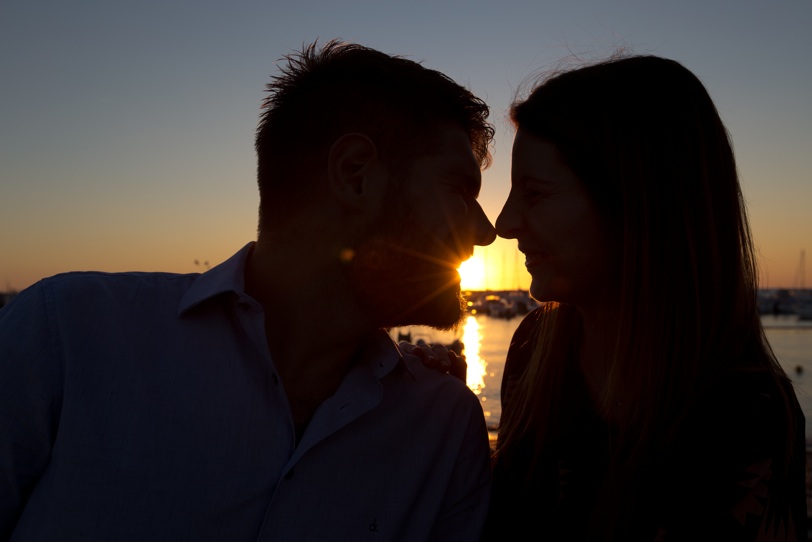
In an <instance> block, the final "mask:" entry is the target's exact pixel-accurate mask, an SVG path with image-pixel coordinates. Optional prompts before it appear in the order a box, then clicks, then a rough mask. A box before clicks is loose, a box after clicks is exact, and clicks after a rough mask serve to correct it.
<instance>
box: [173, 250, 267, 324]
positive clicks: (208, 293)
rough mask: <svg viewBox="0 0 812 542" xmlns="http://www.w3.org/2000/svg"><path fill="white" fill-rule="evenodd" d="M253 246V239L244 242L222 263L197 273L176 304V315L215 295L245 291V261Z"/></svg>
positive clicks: (239, 293) (242, 292)
mask: <svg viewBox="0 0 812 542" xmlns="http://www.w3.org/2000/svg"><path fill="white" fill-rule="evenodd" d="M253 248H254V241H251V242H250V243H248V244H246V245H245V246H244V247H242V248H241V249H240V250H239V251H238V252H237V253H236V254H234V255H233V256H232V257H230V258H229V259H228V260H226V261H224V262H223V263H221V264H219V265H217V266H215V267H213V268H211V269H209V270H208V271H206V272H205V273H202V274H201V275H199V276H198V277H197V278H196V279H195V280H194V282H192V285H191V287H189V289H188V290H186V293H185V294H184V295H183V297H182V298H181V300H180V303H179V304H178V316H181V315H182V314H183V313H185V312H186V311H188V310H189V309H191V308H192V307H196V306H197V305H199V304H201V303H203V302H204V301H206V300H208V299H211V298H212V297H215V296H217V295H220V294H223V293H226V292H234V293H236V294H237V295H241V294H244V292H245V263H246V261H247V260H248V254H250V252H251V250H253Z"/></svg>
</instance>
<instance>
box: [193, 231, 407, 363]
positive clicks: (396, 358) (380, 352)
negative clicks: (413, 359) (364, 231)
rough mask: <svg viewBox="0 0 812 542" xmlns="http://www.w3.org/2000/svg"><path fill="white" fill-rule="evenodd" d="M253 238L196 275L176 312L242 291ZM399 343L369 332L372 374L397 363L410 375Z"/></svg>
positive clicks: (366, 357) (384, 334)
mask: <svg viewBox="0 0 812 542" xmlns="http://www.w3.org/2000/svg"><path fill="white" fill-rule="evenodd" d="M254 244H255V242H254V241H251V242H250V243H248V244H246V245H245V246H244V247H242V248H241V249H240V250H239V251H238V252H237V253H236V254H234V255H233V256H232V257H230V258H229V259H228V260H226V261H224V262H223V263H221V264H219V265H217V266H215V267H213V268H211V269H209V270H208V271H206V272H205V273H202V274H200V275H198V277H197V278H196V279H195V280H194V281H193V282H192V285H191V287H189V289H188V290H187V291H186V293H185V294H184V295H183V297H182V298H181V300H180V303H179V304H178V316H181V315H182V314H184V313H185V312H186V311H188V310H189V309H191V308H193V307H196V306H198V305H200V304H201V303H203V302H204V301H207V300H209V299H211V298H213V297H215V296H218V295H220V294H224V293H228V292H231V293H235V294H237V295H238V296H244V295H245V264H246V262H247V261H248V255H249V254H250V253H251V251H252V250H253V248H254ZM403 355H404V354H403V352H402V351H401V349H400V346H398V344H397V343H396V342H395V341H394V339H392V337H390V336H389V334H388V333H387V332H386V331H384V330H382V329H379V330H376V331H374V332H373V333H371V334H370V336H369V337H368V339H367V342H366V345H365V352H364V355H363V358H362V359H364V360H376V361H375V362H374V365H373V366H372V368H373V371H374V373H375V376H376V377H377V378H378V379H380V378H382V377H383V376H385V375H387V374H389V373H390V372H392V370H393V369H394V368H395V367H396V366H397V365H401V366H402V367H404V368H405V369H406V372H407V373H409V375H411V376H412V378H414V373H412V370H411V369H410V368H409V366H408V364H406V363H404V359H403Z"/></svg>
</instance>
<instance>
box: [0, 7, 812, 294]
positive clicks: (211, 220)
mask: <svg viewBox="0 0 812 542" xmlns="http://www.w3.org/2000/svg"><path fill="white" fill-rule="evenodd" d="M279 4H282V2H270V1H264V2H260V1H253V2H243V1H239V0H232V1H228V2H226V1H221V2H212V1H195V2H191V1H189V2H181V1H171V0H161V1H157V0H139V1H137V2H132V1H130V2H123V1H112V0H99V1H85V0H78V1H75V2H65V1H62V0H59V1H57V0H48V1H40V0H2V3H0V291H2V290H7V289H16V290H20V289H22V288H25V287H27V286H29V285H30V284H32V283H34V282H35V281H37V280H39V279H40V278H43V277H46V276H50V275H53V274H55V273H59V272H63V271H71V270H89V269H95V270H104V271H125V270H144V271H152V270H165V271H176V272H191V271H197V270H200V269H201V268H203V267H205V266H204V265H203V263H202V262H209V263H210V264H211V265H214V264H216V263H219V262H220V261H222V260H224V259H226V258H227V257H229V256H230V255H231V254H232V253H234V252H236V250H238V249H239V248H240V247H241V246H242V245H243V244H245V243H246V242H248V241H251V240H253V239H255V230H256V208H257V204H258V194H257V189H256V183H255V156H254V152H253V135H254V130H255V128H256V123H257V117H258V113H259V105H260V102H261V100H262V97H263V88H264V85H265V83H266V82H267V81H268V80H269V77H270V76H271V75H272V74H274V73H275V72H276V64H277V62H278V61H279V59H280V58H281V57H282V56H283V55H285V54H287V53H289V52H291V51H293V50H295V49H298V48H300V47H301V45H302V44H303V43H306V42H311V41H313V40H315V39H316V38H320V39H321V40H328V39H331V38H336V37H340V38H343V39H344V40H346V41H353V42H358V43H361V44H363V45H367V46H370V47H374V48H376V49H379V50H382V51H384V52H386V53H390V54H398V55H403V56H406V57H408V58H411V59H413V60H417V61H421V62H422V63H423V64H424V65H426V66H428V67H431V68H435V69H438V70H440V71H443V72H445V73H447V74H448V75H449V76H451V77H452V78H453V79H455V80H456V81H458V82H460V83H461V84H463V85H465V86H467V87H469V88H470V89H471V90H472V91H473V92H474V93H475V94H477V95H479V96H480V97H482V98H483V99H485V100H486V101H487V102H488V103H489V104H490V106H491V108H492V115H491V119H492V120H493V121H494V123H495V125H496V127H497V139H496V144H495V147H494V163H493V165H492V166H491V168H490V169H488V170H486V172H485V173H484V175H483V182H484V187H483V191H482V196H481V201H482V202H483V207H484V209H485V211H486V213H487V214H488V216H490V217H491V219H495V218H496V216H497V215H498V213H499V210H500V209H501V205H502V203H503V202H504V199H505V197H506V196H507V192H508V189H509V185H510V176H509V171H510V147H511V144H512V140H513V131H512V129H511V128H510V127H509V125H508V123H507V122H506V121H505V114H506V110H507V107H508V105H509V104H510V102H511V100H512V99H513V97H514V93H515V91H516V90H517V89H519V88H521V87H522V85H523V83H525V82H526V81H528V78H530V77H532V76H533V74H536V73H539V72H541V71H543V70H546V69H551V68H554V67H555V66H556V64H557V61H558V60H559V59H560V58H563V57H567V56H571V57H572V56H574V57H579V58H583V59H587V60H589V59H598V58H603V57H605V56H608V55H609V54H610V53H612V52H613V51H615V50H616V49H618V48H626V49H628V50H631V51H633V52H637V53H651V54H657V55H661V56H666V57H669V58H673V59H675V60H677V61H679V62H681V63H683V64H684V65H685V66H686V67H688V68H689V69H690V70H692V71H693V72H694V73H696V74H697V75H698V76H699V77H700V79H702V81H703V82H704V83H705V85H706V86H707V88H708V89H709V91H710V93H711V95H712V96H713V98H714V100H715V101H716V104H717V107H718V109H719V111H720V113H721V115H722V117H723V119H724V121H725V122H726V124H727V127H728V129H729V131H730V133H731V136H732V139H733V143H734V147H735V151H736V154H737V159H738V164H739V169H740V173H741V179H742V183H743V187H744V191H745V197H746V199H747V201H748V205H749V210H750V217H751V222H752V227H753V231H754V234H755V239H756V243H757V245H758V248H759V251H760V257H761V260H760V264H761V267H762V281H763V282H762V286H769V287H799V286H806V287H807V288H808V287H812V182H810V181H812V62H810V60H809V57H810V54H812V31H810V28H812V1H810V0H796V1H777V2H766V1H763V2H754V1H745V0H736V1H717V2H714V1H705V0H702V1H699V0H691V1H680V2H670V3H665V2H659V1H649V2H642V1H639V2H632V1H628V2H620V1H615V2H608V1H600V0H593V1H588V2H576V1H572V0H570V1H561V2H553V1H548V2H544V1H536V2H529V1H525V2H510V1H501V2H487V3H486V2H462V1H459V2H442V1H434V2H425V1H412V2H409V3H408V5H407V4H406V3H396V2H387V1H374V2H373V1H368V2H347V1H345V2H337V1H328V0H316V1H301V2H293V1H289V2H284V4H286V5H285V6H280V5H279ZM802 251H805V252H806V254H807V257H806V259H807V260H808V261H809V265H808V267H809V268H810V272H809V273H806V275H807V276H806V277H804V276H803V275H802V274H801V273H800V270H801V265H800V262H801V253H802ZM477 254H478V255H479V256H480V257H482V256H484V257H486V259H487V260H488V262H489V267H488V268H487V271H486V280H487V286H488V287H490V288H494V289H499V288H514V287H526V286H527V274H526V271H524V269H523V266H522V259H521V258H520V257H516V254H515V242H514V241H503V240H500V241H498V242H497V243H495V244H494V245H492V246H491V247H488V248H487V249H484V250H479V251H478V252H477ZM195 260H198V261H199V262H201V264H200V265H195ZM515 264H518V266H519V267H518V269H514V265H515ZM500 275H501V280H500ZM804 281H805V282H804Z"/></svg>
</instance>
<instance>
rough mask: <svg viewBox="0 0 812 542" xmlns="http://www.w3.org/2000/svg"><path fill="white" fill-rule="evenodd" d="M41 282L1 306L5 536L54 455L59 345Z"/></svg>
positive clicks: (0, 503) (0, 459) (1, 529)
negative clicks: (52, 331) (52, 451)
mask: <svg viewBox="0 0 812 542" xmlns="http://www.w3.org/2000/svg"><path fill="white" fill-rule="evenodd" d="M51 329H52V325H51V322H50V321H49V315H48V311H47V301H46V296H45V291H44V286H43V284H42V283H41V282H40V283H38V284H35V285H34V286H31V287H30V288H28V289H26V290H24V291H22V292H21V293H19V294H17V295H16V296H15V297H14V299H13V300H12V302H11V303H9V304H8V305H7V306H5V307H4V308H2V309H0V539H3V540H5V539H7V538H8V537H9V536H10V535H11V532H12V531H13V530H14V526H15V524H16V523H17V520H18V518H19V517H20V514H21V513H22V510H23V509H24V507H25V503H26V501H27V500H28V497H29V496H30V495H31V492H32V491H33V488H34V487H35V486H36V484H37V480H38V479H39V477H40V476H41V474H42V473H43V471H44V470H45V468H46V466H47V465H48V462H49V460H50V456H51V448H52V446H53V442H54V438H55V435H56V428H57V425H58V419H59V405H60V403H61V385H60V384H59V381H60V380H61V376H60V375H59V372H60V368H59V363H58V361H57V360H58V355H57V353H58V344H57V341H56V339H55V336H54V334H53V333H51Z"/></svg>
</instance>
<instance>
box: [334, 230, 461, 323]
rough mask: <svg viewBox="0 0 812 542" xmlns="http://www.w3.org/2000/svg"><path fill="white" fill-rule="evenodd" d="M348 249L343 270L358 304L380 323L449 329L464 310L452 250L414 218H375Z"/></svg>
mask: <svg viewBox="0 0 812 542" xmlns="http://www.w3.org/2000/svg"><path fill="white" fill-rule="evenodd" d="M376 222H377V223H376V228H371V229H370V233H369V235H367V236H366V237H367V239H366V240H364V241H362V242H360V243H358V244H357V246H356V247H354V248H353V249H352V255H351V259H350V258H348V259H349V261H348V262H347V274H348V278H349V282H350V286H351V287H352V288H353V290H354V292H355V295H356V297H357V299H358V302H359V304H360V305H361V307H362V308H363V309H364V310H365V312H366V313H367V314H368V315H369V316H370V317H371V318H372V319H373V320H374V321H375V324H376V325H377V326H379V327H384V328H390V327H398V326H408V325H425V326H431V327H434V328H437V329H452V328H454V327H456V326H457V325H458V324H459V323H460V322H461V321H462V318H463V316H464V313H465V300H464V299H463V298H462V295H461V294H460V287H459V273H458V272H457V270H456V269H455V268H454V266H453V262H452V261H449V258H450V257H451V256H450V255H451V254H454V251H453V249H452V248H451V247H448V246H445V245H444V244H442V243H440V242H438V241H437V240H436V238H435V237H434V236H433V235H432V234H431V233H425V232H419V231H415V228H416V227H410V226H409V224H414V223H415V221H414V220H408V219H406V220H399V219H398V218H396V217H393V216H390V217H389V218H383V219H382V220H379V221H376Z"/></svg>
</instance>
